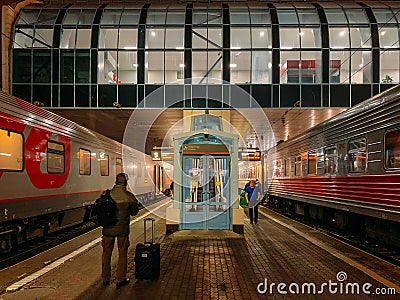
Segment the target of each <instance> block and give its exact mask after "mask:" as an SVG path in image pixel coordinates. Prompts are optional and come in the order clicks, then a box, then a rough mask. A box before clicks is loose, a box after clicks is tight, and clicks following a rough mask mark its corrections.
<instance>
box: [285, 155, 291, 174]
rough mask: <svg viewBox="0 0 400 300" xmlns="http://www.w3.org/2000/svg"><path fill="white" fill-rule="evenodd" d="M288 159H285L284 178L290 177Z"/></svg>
mask: <svg viewBox="0 0 400 300" xmlns="http://www.w3.org/2000/svg"><path fill="white" fill-rule="evenodd" d="M290 169H291V168H290V158H286V159H285V176H290Z"/></svg>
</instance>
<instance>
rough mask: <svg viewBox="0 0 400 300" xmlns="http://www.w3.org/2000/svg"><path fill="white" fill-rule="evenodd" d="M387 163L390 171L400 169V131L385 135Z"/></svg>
mask: <svg viewBox="0 0 400 300" xmlns="http://www.w3.org/2000/svg"><path fill="white" fill-rule="evenodd" d="M385 162H386V163H385V166H386V168H388V169H399V168H400V130H394V131H391V132H388V133H386V135H385Z"/></svg>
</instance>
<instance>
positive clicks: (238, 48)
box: [231, 47, 240, 50]
mask: <svg viewBox="0 0 400 300" xmlns="http://www.w3.org/2000/svg"><path fill="white" fill-rule="evenodd" d="M231 49H232V50H240V47H232V48H231Z"/></svg>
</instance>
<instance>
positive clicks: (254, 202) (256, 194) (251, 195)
mask: <svg viewBox="0 0 400 300" xmlns="http://www.w3.org/2000/svg"><path fill="white" fill-rule="evenodd" d="M245 191H246V194H245V197H246V200H247V204H248V206H249V216H250V224H253V221H254V224H257V221H258V204H259V203H260V199H261V193H260V189H259V188H258V187H257V186H256V181H255V180H251V181H250V185H249V186H248V187H247V188H246V190H245Z"/></svg>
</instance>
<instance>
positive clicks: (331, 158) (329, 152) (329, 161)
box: [325, 147, 338, 174]
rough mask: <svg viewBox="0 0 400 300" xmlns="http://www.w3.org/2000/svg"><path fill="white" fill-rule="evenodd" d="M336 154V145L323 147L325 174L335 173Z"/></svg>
mask: <svg viewBox="0 0 400 300" xmlns="http://www.w3.org/2000/svg"><path fill="white" fill-rule="evenodd" d="M337 165H338V156H337V150H336V147H331V148H326V149H325V174H336V173H337Z"/></svg>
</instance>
